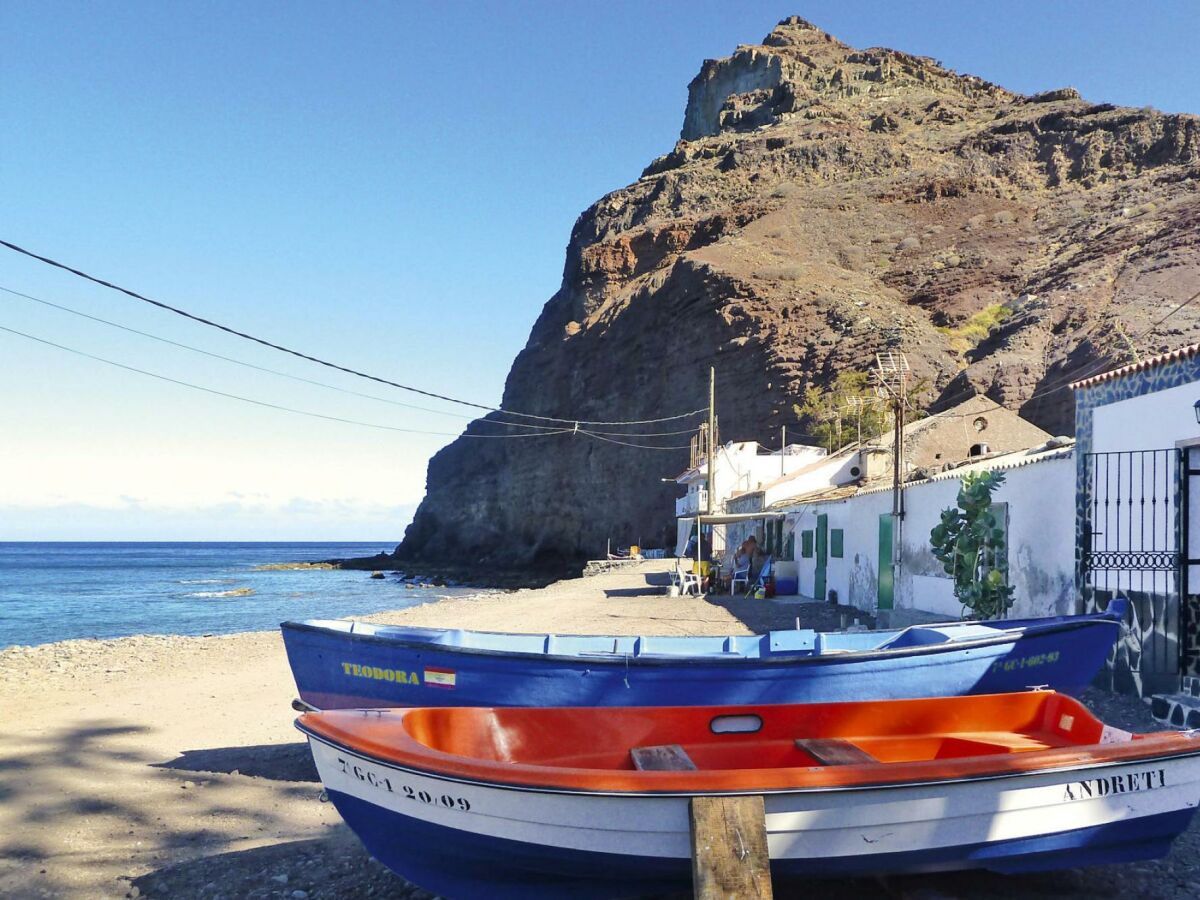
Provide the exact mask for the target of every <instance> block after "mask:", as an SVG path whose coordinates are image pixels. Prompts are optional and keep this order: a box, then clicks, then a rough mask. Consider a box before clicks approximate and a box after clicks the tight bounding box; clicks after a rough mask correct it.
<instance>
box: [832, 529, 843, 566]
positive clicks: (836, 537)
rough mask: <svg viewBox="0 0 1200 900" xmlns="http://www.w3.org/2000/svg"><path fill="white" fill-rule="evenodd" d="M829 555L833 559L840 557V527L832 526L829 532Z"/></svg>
mask: <svg viewBox="0 0 1200 900" xmlns="http://www.w3.org/2000/svg"><path fill="white" fill-rule="evenodd" d="M829 555H830V556H831V557H833V558H834V559H841V558H842V529H840V528H834V529H832V530H831V531H830V532H829Z"/></svg>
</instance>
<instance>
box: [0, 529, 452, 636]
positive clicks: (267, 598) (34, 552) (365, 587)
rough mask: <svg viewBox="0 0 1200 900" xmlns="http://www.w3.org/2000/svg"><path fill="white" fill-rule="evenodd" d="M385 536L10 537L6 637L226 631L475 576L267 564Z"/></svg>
mask: <svg viewBox="0 0 1200 900" xmlns="http://www.w3.org/2000/svg"><path fill="white" fill-rule="evenodd" d="M394 546H395V545H394V544H388V543H386V542H379V543H74V542H72V543H49V542H45V543H41V542H39V543H5V542H0V647H7V646H10V645H12V644H44V643H48V642H50V641H61V640H65V639H67V638H110V637H123V636H125V635H131V634H191V635H195V634H208V633H214V634H222V633H229V632H234V631H260V630H266V629H272V628H275V627H276V626H278V624H279V623H280V622H282V621H284V620H286V619H304V618H317V617H320V618H336V617H339V616H348V615H363V614H366V613H371V612H380V611H382V610H387V609H400V608H402V607H406V606H415V605H417V604H419V603H424V602H427V601H429V600H433V599H435V598H437V597H445V596H454V595H463V594H468V593H471V590H470V589H468V588H418V589H415V590H409V589H407V588H406V587H405V586H404V585H403V584H401V583H399V581H398V580H397V579H395V578H393V577H391V576H390V575H389V576H388V577H387V578H386V579H384V580H382V581H380V580H375V579H371V578H370V577H369V574H370V573H368V572H352V571H340V570H336V569H335V570H329V569H307V570H293V571H286V570H285V571H258V570H257V569H256V567H257V566H261V565H264V564H268V563H285V562H318V561H320V560H324V559H339V558H344V557H351V556H371V555H374V554H376V553H378V552H379V551H381V550H386V551H389V552H390V551H391V550H392V548H393V547H394Z"/></svg>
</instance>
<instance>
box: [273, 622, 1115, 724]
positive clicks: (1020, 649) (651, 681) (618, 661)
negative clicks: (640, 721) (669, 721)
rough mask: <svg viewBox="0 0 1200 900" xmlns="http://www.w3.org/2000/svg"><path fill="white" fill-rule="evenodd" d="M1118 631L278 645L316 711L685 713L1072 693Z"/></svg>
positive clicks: (371, 638)
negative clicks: (898, 638)
mask: <svg viewBox="0 0 1200 900" xmlns="http://www.w3.org/2000/svg"><path fill="white" fill-rule="evenodd" d="M1119 629H1120V623H1119V622H1118V621H1116V620H1115V619H1106V618H1103V617H1092V618H1084V617H1080V618H1079V619H1078V620H1077V621H1072V620H1070V619H1066V620H1058V621H1057V622H1056V623H1055V624H1053V625H1048V626H1045V627H1037V626H1033V627H1029V628H1027V629H1025V630H1024V631H1022V632H1021V633H1020V634H1019V635H1017V636H1013V635H1008V636H1003V635H1002V636H1000V637H998V638H993V639H990V640H976V641H968V642H961V643H960V642H947V643H944V644H937V645H932V646H917V647H906V648H902V649H896V650H887V651H882V652H852V653H851V652H847V653H837V654H828V655H820V656H812V655H807V656H806V655H794V656H790V657H789V656H788V655H786V654H776V655H772V656H771V657H770V658H765V659H764V658H732V659H723V658H719V657H714V656H708V657H704V656H695V657H689V656H684V655H679V656H674V657H670V658H668V657H650V656H647V655H635V654H622V653H616V654H603V655H601V654H596V655H594V656H592V657H589V658H582V657H578V656H576V657H568V656H555V655H550V654H535V653H505V652H495V651H478V650H469V649H464V648H447V647H440V646H437V645H435V644H430V643H428V642H415V641H405V640H403V639H398V638H390V637H381V636H375V635H365V634H354V633H352V632H346V631H335V630H331V629H324V628H318V627H312V626H308V625H305V624H303V623H284V625H283V637H284V643H285V646H286V648H287V653H288V659H289V662H290V664H291V667H292V673H293V676H294V677H295V680H296V685H297V688H298V690H299V693H300V697H301V699H302V700H304V701H305V702H306V703H308V704H310V705H311V706H313V707H316V708H317V709H354V708H360V707H399V706H407V707H412V706H666V705H670V706H695V705H739V704H747V703H822V702H837V701H854V700H879V699H899V698H911V697H939V696H953V695H960V694H991V693H1005V692H1009V691H1021V690H1025V689H1026V688H1028V687H1031V686H1035V685H1045V686H1049V687H1051V688H1053V689H1055V690H1058V691H1064V692H1067V693H1072V692H1078V691H1080V690H1082V689H1083V688H1084V687H1086V686H1087V685H1088V684H1089V683H1090V682H1091V680H1092V678H1093V677H1094V676H1095V674H1096V672H1097V671H1099V669H1100V667H1101V665H1102V664H1103V662H1104V659H1105V657H1106V656H1107V654H1108V652H1109V650H1110V649H1111V647H1112V645H1113V643H1114V641H1115V640H1116V638H1117V636H1118V633H1119Z"/></svg>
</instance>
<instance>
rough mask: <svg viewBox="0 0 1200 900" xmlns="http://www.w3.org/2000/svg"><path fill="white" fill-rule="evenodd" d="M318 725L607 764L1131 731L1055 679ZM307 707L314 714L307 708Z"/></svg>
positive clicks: (1052, 744)
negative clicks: (826, 700) (892, 694)
mask: <svg viewBox="0 0 1200 900" xmlns="http://www.w3.org/2000/svg"><path fill="white" fill-rule="evenodd" d="M318 716H320V717H322V718H323V720H324V721H322V722H321V723H319V726H318V727H315V728H314V729H313V730H315V731H317V732H319V733H323V734H325V735H326V736H329V737H332V738H334V739H335V740H336V741H338V742H339V743H343V744H347V745H349V746H351V748H352V749H359V750H362V751H364V752H365V753H367V754H368V755H374V756H377V757H379V758H381V759H385V760H387V759H392V760H395V761H399V762H403V761H405V760H408V761H410V762H411V761H412V760H413V758H414V757H421V756H427V757H439V758H443V759H444V758H445V757H446V756H450V757H457V758H459V759H466V760H471V761H475V762H479V763H485V764H497V763H498V764H503V765H507V766H532V767H537V768H540V769H559V770H592V771H595V770H601V771H608V772H620V771H627V772H638V771H640V772H655V771H676V772H685V771H699V772H718V771H727V770H739V771H745V770H756V769H759V770H761V769H781V768H787V769H795V768H806V769H830V768H841V767H846V768H848V767H860V768H861V767H870V768H872V769H879V768H880V767H888V766H896V765H904V764H910V763H921V762H934V761H948V760H965V759H978V758H985V759H986V758H992V759H995V758H999V757H1013V756H1014V755H1019V754H1025V753H1030V752H1032V751H1039V750H1052V749H1056V748H1069V747H1084V746H1089V745H1094V744H1097V743H1099V742H1101V739H1102V736H1103V738H1104V740H1105V741H1106V742H1118V743H1119V742H1129V741H1131V740H1133V739H1134V736H1133V735H1130V734H1128V733H1127V732H1121V731H1119V730H1117V729H1111V728H1107V727H1106V726H1105V725H1104V724H1103V723H1102V722H1101V721H1100V720H1099V719H1097V718H1096V717H1095V716H1093V715H1092V714H1091V713H1090V712H1089V711H1088V710H1087V708H1086V707H1084V706H1083V705H1082V704H1080V703H1079V702H1078V701H1076V700H1074V699H1072V698H1070V697H1068V696H1065V695H1062V694H1057V693H1055V692H1052V691H1030V692H1025V693H1019V694H992V695H984V696H976V697H949V698H935V699H922V700H890V701H882V702H871V703H830V704H806V705H779V706H770V705H766V706H755V707H698V708H686V707H658V708H644V709H625V708H617V709H613V708H606V709H601V710H596V709H562V708H560V709H534V708H503V709H501V708H497V709H489V708H422V709H413V710H396V711H387V712H384V711H374V712H371V713H364V712H362V711H348V710H347V711H337V712H326V713H320V714H318ZM306 718H308V717H306Z"/></svg>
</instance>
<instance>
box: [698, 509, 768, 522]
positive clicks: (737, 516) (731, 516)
mask: <svg viewBox="0 0 1200 900" xmlns="http://www.w3.org/2000/svg"><path fill="white" fill-rule="evenodd" d="M679 518H680V519H687V520H695V519H700V520H701V522H702V523H703V524H705V525H729V524H731V523H733V522H753V521H755V520H756V519H783V518H786V514H785V513H781V512H767V511H766V510H764V511H762V512H748V513H714V514H713V515H711V516H706V515H704V513H701V514H700V515H698V516H679Z"/></svg>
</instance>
